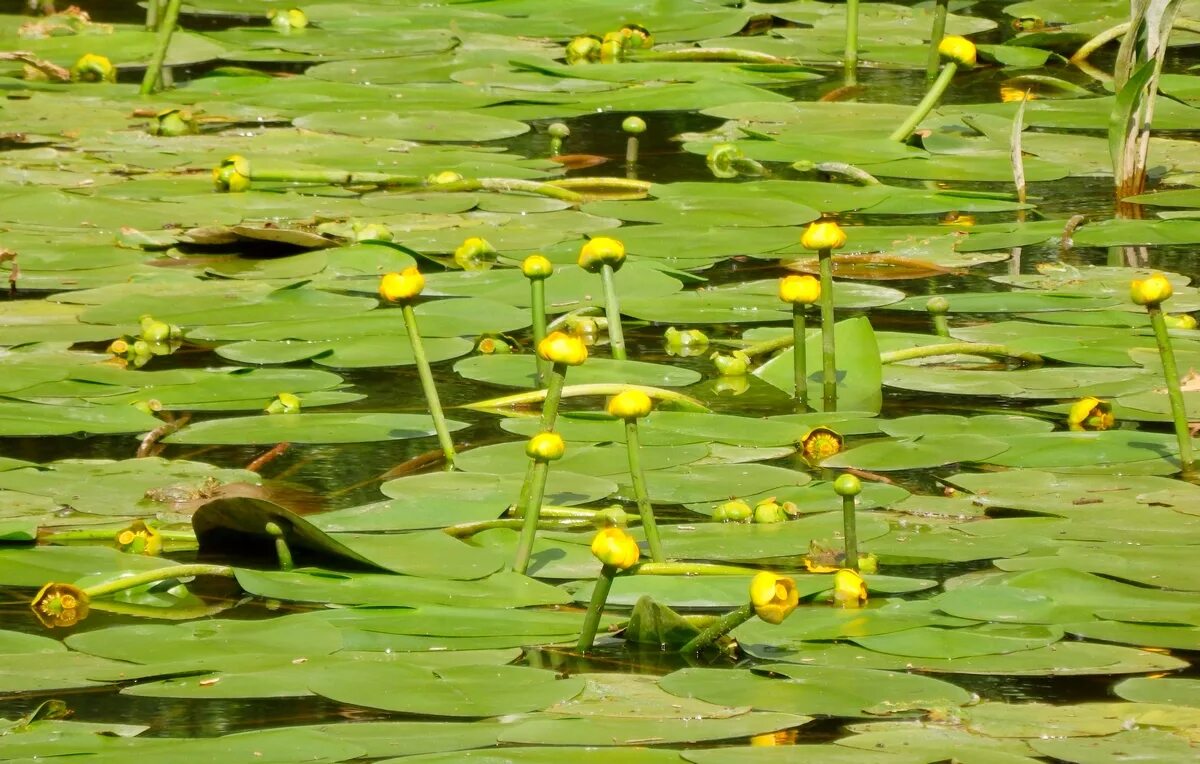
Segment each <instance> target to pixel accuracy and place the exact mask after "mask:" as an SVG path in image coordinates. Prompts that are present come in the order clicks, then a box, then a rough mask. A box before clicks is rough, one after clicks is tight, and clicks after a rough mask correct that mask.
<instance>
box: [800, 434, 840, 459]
mask: <svg viewBox="0 0 1200 764" xmlns="http://www.w3.org/2000/svg"><path fill="white" fill-rule="evenodd" d="M842 443H843V440H842V436H841V435H838V434H837V433H836V432H834V431H833V430H831V429H829V428H828V427H814V428H812V429H811V430H809V431H808V433H807V434H806V435H805V436H804V437H803V438H801V439H800V444H799V445H800V453H801V454H802V455H803V456H804V458H805V459H807V460H808V461H810V462H814V463H816V462H819V461H821V460H822V459H828V458H829V457H831V456H833V455H834V454H836V453H840V452H841V450H842Z"/></svg>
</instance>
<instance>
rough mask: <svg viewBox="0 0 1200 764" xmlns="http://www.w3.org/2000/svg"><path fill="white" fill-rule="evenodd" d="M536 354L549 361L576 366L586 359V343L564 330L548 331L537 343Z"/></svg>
mask: <svg viewBox="0 0 1200 764" xmlns="http://www.w3.org/2000/svg"><path fill="white" fill-rule="evenodd" d="M537 354H538V355H539V356H540V357H541V358H542V360H545V361H549V362H550V363H561V364H563V365H564V366H578V365H580V364H581V363H583V362H584V361H586V360H587V357H588V351H587V345H585V344H584V342H583V340H582V339H580V338H579V337H576V336H575V335H573V334H567V333H566V332H550V333H549V334H547V335H546V338H545V339H544V340H542V341H541V342H539V343H538V346H537Z"/></svg>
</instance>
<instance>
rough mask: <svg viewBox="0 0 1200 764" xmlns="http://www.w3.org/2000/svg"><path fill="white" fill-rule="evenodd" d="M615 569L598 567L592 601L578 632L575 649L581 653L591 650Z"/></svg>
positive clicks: (610, 566)
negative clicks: (598, 574)
mask: <svg viewBox="0 0 1200 764" xmlns="http://www.w3.org/2000/svg"><path fill="white" fill-rule="evenodd" d="M616 575H617V569H616V568H614V567H613V566H612V565H605V566H603V567H602V568H600V577H599V578H597V579H596V586H595V588H593V589H592V601H591V602H589V603H588V609H587V615H586V616H584V618H583V629H582V630H581V631H580V632H579V643H578V644H577V645H576V646H575V649H576V650H578V651H579V652H581V653H587V652H591V650H592V643H594V642H595V641H596V629H597V628H598V627H599V626H600V616H601V615H602V614H603V613H604V603H606V602H608V593H609V591H611V590H612V582H613V577H614V576H616Z"/></svg>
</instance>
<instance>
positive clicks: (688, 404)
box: [463, 337, 792, 414]
mask: <svg viewBox="0 0 1200 764" xmlns="http://www.w3.org/2000/svg"><path fill="white" fill-rule="evenodd" d="M787 340H788V342H789V343H790V342H791V341H792V338H791V337H788V338H787ZM631 387H636V388H637V389H638V390H641V391H642V392H644V393H645V394H646V395H649V396H650V397H651V398H655V399H657V400H659V401H662V402H663V403H670V404H673V405H674V407H675V408H677V409H680V410H683V411H694V412H696V413H701V414H703V413H707V412H708V410H709V409H708V407H707V406H705V405H704V404H703V403H701V402H700V401H698V400H696V399H695V398H692V397H690V396H687V395H684V394H683V393H679V392H676V391H674V390H664V389H662V388H659V387H648V386H645V385H626V384H621V383H619V382H594V383H591V384H586V385H567V386H565V387H563V389H562V392H561V396H562V397H563V398H574V397H578V396H583V395H616V394H617V393H620V392H622V391H624V390H628V389H629V388H631ZM548 392H549V391H547V390H530V391H528V392H524V393H514V394H513V395H504V396H501V397H499V398H488V399H487V400H483V401H476V402H475V403H468V404H466V405H464V406H463V408H467V409H475V410H491V409H498V408H507V407H510V406H523V405H526V404H531V403H537V402H538V401H542V400H545V399H546V398H547V397H548ZM544 412H545V407H544V406H543V413H544Z"/></svg>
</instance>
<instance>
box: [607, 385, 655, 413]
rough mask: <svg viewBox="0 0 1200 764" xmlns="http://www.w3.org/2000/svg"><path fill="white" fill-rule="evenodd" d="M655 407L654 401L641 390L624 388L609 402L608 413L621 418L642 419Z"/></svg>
mask: <svg viewBox="0 0 1200 764" xmlns="http://www.w3.org/2000/svg"><path fill="white" fill-rule="evenodd" d="M653 408H654V401H652V400H650V396H649V395H646V394H645V393H643V392H642V391H641V390H634V389H630V390H622V391H621V392H619V393H617V394H616V395H615V396H613V399H612V400H611V401H609V402H608V413H609V414H610V415H611V416H615V417H620V418H621V419H641V418H642V417H644V416H646V415H648V414H649V413H650V411H651V410H652V409H653Z"/></svg>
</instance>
